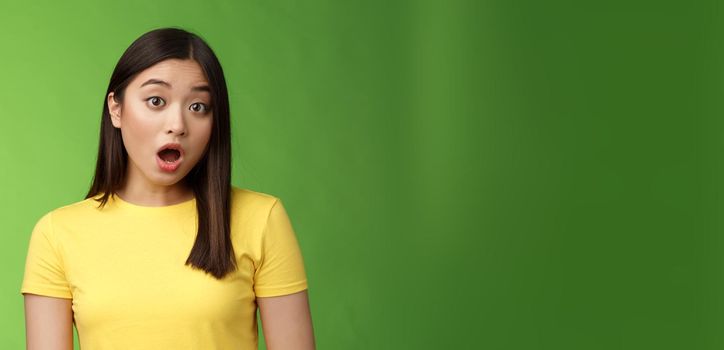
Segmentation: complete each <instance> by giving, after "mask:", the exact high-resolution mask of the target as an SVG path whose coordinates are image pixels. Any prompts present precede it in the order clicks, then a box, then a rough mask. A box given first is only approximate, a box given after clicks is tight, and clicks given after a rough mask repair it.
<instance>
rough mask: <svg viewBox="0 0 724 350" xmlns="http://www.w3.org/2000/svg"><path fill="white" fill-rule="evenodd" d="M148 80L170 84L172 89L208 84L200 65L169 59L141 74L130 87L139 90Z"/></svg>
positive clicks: (187, 60) (189, 61)
mask: <svg viewBox="0 0 724 350" xmlns="http://www.w3.org/2000/svg"><path fill="white" fill-rule="evenodd" d="M148 79H158V80H163V81H165V82H168V83H170V84H171V86H172V87H176V86H179V87H188V86H191V85H198V84H201V83H207V84H208V81H207V79H206V76H205V75H204V72H203V70H202V69H201V66H200V65H199V63H198V62H196V61H194V60H191V59H186V60H180V59H167V60H163V61H161V62H158V63H156V64H154V65H153V66H151V67H148V68H146V69H145V70H143V71H142V72H141V73H139V74H138V76H136V78H135V79H133V81H132V82H131V84H130V85H133V86H134V87H136V88H139V87H140V86H141V84H143V83H144V82H145V81H147V80H148Z"/></svg>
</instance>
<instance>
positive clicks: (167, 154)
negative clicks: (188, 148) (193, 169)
mask: <svg viewBox="0 0 724 350" xmlns="http://www.w3.org/2000/svg"><path fill="white" fill-rule="evenodd" d="M158 157H159V158H161V159H162V160H163V161H164V162H166V163H174V162H176V161H177V160H179V158H181V152H179V151H178V150H175V149H171V148H165V149H163V150H161V151H160V152H158Z"/></svg>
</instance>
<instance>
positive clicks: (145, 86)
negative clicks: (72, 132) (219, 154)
mask: <svg viewBox="0 0 724 350" xmlns="http://www.w3.org/2000/svg"><path fill="white" fill-rule="evenodd" d="M108 109H109V112H110V114H111V121H112V123H113V126H114V127H116V128H119V129H121V135H122V138H123V143H124V145H125V147H126V151H127V152H128V158H129V159H128V173H127V174H126V181H127V182H126V186H140V187H141V188H144V189H149V190H152V189H153V188H158V187H162V186H174V185H176V184H177V183H179V181H180V180H182V179H183V178H184V177H185V176H186V175H187V174H188V173H189V172H190V171H191V169H192V168H193V167H194V165H196V163H197V162H198V161H199V160H200V159H201V158H202V157H203V155H204V153H205V152H206V148H207V146H208V143H209V137H210V135H211V127H212V122H213V115H212V111H211V94H210V90H209V85H208V81H207V80H206V77H205V76H204V73H203V71H202V69H201V66H199V64H198V63H197V62H196V61H194V60H189V59H187V60H179V59H168V60H165V61H161V62H159V63H157V64H156V65H154V66H151V67H149V68H148V69H146V70H144V71H142V72H141V73H139V74H138V75H137V76H136V77H135V78H134V79H133V80H132V81H131V82H130V83H129V84H128V87H127V88H126V90H125V93H124V96H123V100H122V101H115V99H114V96H113V93H110V94H109V95H108ZM169 144H170V145H172V146H170V147H171V148H172V149H175V150H166V151H164V150H163V149H164V146H166V145H169Z"/></svg>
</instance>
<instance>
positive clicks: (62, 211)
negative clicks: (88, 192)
mask: <svg viewBox="0 0 724 350" xmlns="http://www.w3.org/2000/svg"><path fill="white" fill-rule="evenodd" d="M97 206H98V203H97V202H96V201H95V200H93V199H92V198H88V199H84V200H80V201H76V202H72V203H68V204H64V205H61V206H58V207H55V208H54V209H52V210H49V211H46V212H45V213H44V215H42V217H41V218H40V220H51V217H52V221H58V220H68V219H70V220H72V219H75V218H84V217H86V218H87V217H88V215H92V214H93V213H95V212H96V211H97Z"/></svg>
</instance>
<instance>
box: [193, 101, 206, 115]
mask: <svg viewBox="0 0 724 350" xmlns="http://www.w3.org/2000/svg"><path fill="white" fill-rule="evenodd" d="M189 109H190V110H192V111H194V112H203V113H206V112H208V111H209V106H207V105H206V104H205V103H201V102H196V103H192V104H191V106H189Z"/></svg>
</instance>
